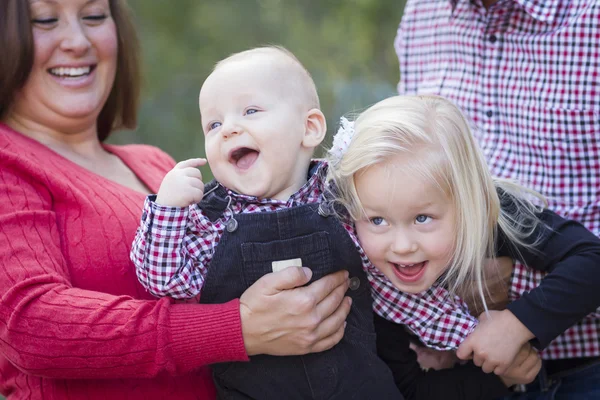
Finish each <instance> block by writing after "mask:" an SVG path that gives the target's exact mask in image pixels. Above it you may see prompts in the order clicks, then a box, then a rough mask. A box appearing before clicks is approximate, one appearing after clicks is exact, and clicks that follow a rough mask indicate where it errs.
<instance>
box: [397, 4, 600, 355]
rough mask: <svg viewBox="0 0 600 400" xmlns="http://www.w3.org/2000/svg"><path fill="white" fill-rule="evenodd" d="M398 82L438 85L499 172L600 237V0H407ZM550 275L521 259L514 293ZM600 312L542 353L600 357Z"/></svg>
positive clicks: (406, 88) (407, 88)
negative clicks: (486, 2) (486, 1)
mask: <svg viewBox="0 0 600 400" xmlns="http://www.w3.org/2000/svg"><path fill="white" fill-rule="evenodd" d="M395 48H396V52H397V54H398V58H399V61H400V72H401V75H400V82H399V85H398V90H399V92H400V93H405V94H416V93H420V94H438V95H441V96H444V97H446V98H449V99H451V100H453V101H454V102H455V103H456V104H457V105H458V106H459V107H461V108H462V109H463V110H464V111H465V113H466V115H468V116H469V117H470V118H471V120H472V122H473V125H474V134H475V136H476V139H477V140H478V142H479V144H480V146H481V148H482V149H483V153H484V155H485V157H486V159H487V161H488V164H489V166H490V169H491V171H492V174H493V175H495V176H498V177H505V178H512V179H516V180H518V181H519V182H521V183H523V184H525V185H527V186H529V187H531V188H532V189H535V190H537V191H538V192H540V193H542V194H544V195H545V196H546V197H547V198H548V201H549V208H550V209H552V210H553V211H555V212H556V213H558V214H560V215H562V216H564V217H566V218H571V219H575V220H578V221H580V222H581V223H583V224H584V225H585V226H586V227H587V228H588V229H590V230H591V231H592V232H594V233H595V234H596V235H600V2H598V1H594V0H499V1H498V2H497V3H495V4H494V5H492V6H491V7H490V8H489V9H488V10H486V9H485V8H484V7H483V6H482V4H481V1H480V0H472V1H469V0H408V2H407V5H406V8H405V11H404V16H403V18H402V22H401V24H400V27H399V29H398V35H397V37H396V41H395ZM542 277H543V275H541V274H539V273H537V272H536V271H533V270H531V269H528V268H523V266H522V265H517V267H516V270H515V274H514V277H513V282H512V289H511V296H512V298H518V297H519V296H520V294H522V293H523V292H524V291H528V290H531V289H532V288H533V287H535V286H537V285H538V284H539V283H540V281H541V278H542ZM599 316H600V314H595V315H591V316H589V317H588V318H586V319H585V320H584V321H582V322H581V323H579V324H577V325H576V326H574V327H573V328H571V329H570V330H569V331H567V332H566V333H565V334H564V335H562V336H560V337H559V338H557V339H556V340H555V341H553V342H552V343H551V344H550V345H549V347H548V348H547V349H546V350H545V351H544V353H543V357H544V358H547V359H559V358H572V357H591V356H599V355H600V322H599Z"/></svg>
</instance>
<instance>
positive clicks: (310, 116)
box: [302, 108, 327, 149]
mask: <svg viewBox="0 0 600 400" xmlns="http://www.w3.org/2000/svg"><path fill="white" fill-rule="evenodd" d="M326 133H327V121H326V120H325V116H324V115H323V113H322V112H321V110H319V109H317V108H313V109H311V110H309V111H308V113H307V114H306V129H305V130H304V139H303V140H302V146H304V147H306V148H309V149H314V148H315V147H317V146H318V145H320V144H321V142H322V141H323V139H325V134H326Z"/></svg>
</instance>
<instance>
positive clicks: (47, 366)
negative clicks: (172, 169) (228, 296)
mask: <svg viewBox="0 0 600 400" xmlns="http://www.w3.org/2000/svg"><path fill="white" fill-rule="evenodd" d="M0 165H1V168H0V198H1V199H2V207H1V208H0V287H2V292H1V296H2V297H1V301H0V352H1V353H2V355H3V356H4V357H6V359H7V360H8V361H9V362H10V363H12V364H13V365H15V366H16V367H17V368H18V369H19V370H21V371H24V372H25V373H27V374H31V375H37V376H44V377H53V378H122V379H123V378H137V377H152V376H156V375H158V374H160V373H164V372H168V373H170V374H179V373H184V372H186V371H189V370H191V369H194V368H196V367H199V366H201V365H205V364H210V363H215V362H222V361H232V360H246V359H247V356H246V354H245V350H244V344H243V341H242V336H241V323H240V316H239V303H238V301H237V300H234V301H231V302H229V303H227V304H223V305H199V304H174V303H173V302H172V301H171V300H169V299H166V298H165V299H161V300H137V299H134V298H133V297H132V296H128V295H115V294H107V293H103V292H100V291H92V290H85V289H83V288H80V286H82V285H78V286H79V287H75V286H76V285H74V284H73V277H72V276H71V274H72V269H71V268H70V265H69V263H68V260H67V259H66V258H65V254H64V252H65V249H64V248H63V246H62V243H61V237H62V236H61V234H60V232H61V226H60V222H61V220H60V219H59V218H57V215H56V209H57V208H58V207H65V206H66V207H68V206H69V205H68V204H67V205H65V204H59V203H60V201H62V200H61V199H60V198H58V197H56V195H55V193H54V192H52V191H50V190H49V189H48V187H47V185H46V184H47V179H49V178H48V177H49V176H50V175H51V174H52V172H51V171H40V169H42V168H40V167H39V165H34V163H33V162H30V161H27V160H19V159H11V157H7V156H6V155H4V154H0ZM73 176H75V174H74V175H73ZM65 187H66V188H67V189H65V190H68V188H69V185H66V186H65ZM73 190H75V189H73ZM90 201H91V200H90ZM140 210H141V204H140ZM89 224H90V225H91V227H90V229H94V228H96V227H95V226H93V222H92V221H90V222H89ZM98 232H99V231H98ZM97 234H99V233H97ZM106 245H107V246H110V244H109V243H107V244H106ZM80 262H81V263H83V265H78V266H77V267H78V269H79V270H84V271H88V272H87V273H88V276H94V277H99V278H100V277H102V270H101V269H99V270H96V269H97V268H100V267H99V265H100V263H99V260H95V259H88V260H84V261H80ZM89 271H91V272H89ZM80 279H81V278H80ZM83 279H85V278H83ZM107 279H111V277H109V278H107ZM114 279H115V280H118V279H121V278H120V277H118V276H115V277H114Z"/></svg>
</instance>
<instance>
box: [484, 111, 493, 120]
mask: <svg viewBox="0 0 600 400" xmlns="http://www.w3.org/2000/svg"><path fill="white" fill-rule="evenodd" d="M485 115H487V117H488V118H492V115H494V112H493V111H492V110H488V111H487V112H486V113H485Z"/></svg>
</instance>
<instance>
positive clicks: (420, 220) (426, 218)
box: [415, 214, 431, 225]
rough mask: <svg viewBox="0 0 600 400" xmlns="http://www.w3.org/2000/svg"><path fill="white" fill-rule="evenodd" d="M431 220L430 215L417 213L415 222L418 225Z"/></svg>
mask: <svg viewBox="0 0 600 400" xmlns="http://www.w3.org/2000/svg"><path fill="white" fill-rule="evenodd" d="M430 220H431V217H430V216H428V215H423V214H421V215H417V218H415V222H416V223H417V225H422V224H426V223H428V222H429V221H430Z"/></svg>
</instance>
